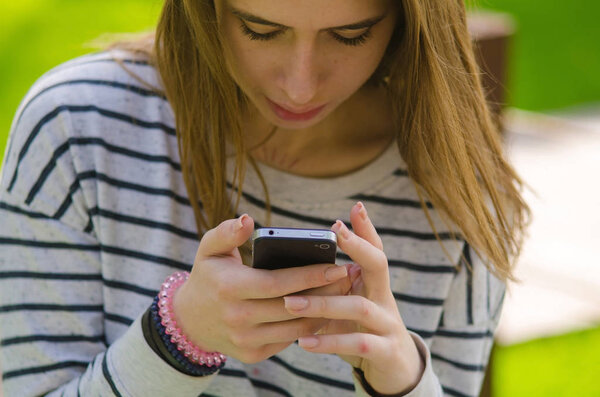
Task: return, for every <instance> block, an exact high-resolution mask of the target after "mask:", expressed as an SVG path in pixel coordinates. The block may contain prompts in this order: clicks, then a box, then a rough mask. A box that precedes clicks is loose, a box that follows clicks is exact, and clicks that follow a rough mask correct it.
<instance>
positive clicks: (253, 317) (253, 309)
mask: <svg viewBox="0 0 600 397" xmlns="http://www.w3.org/2000/svg"><path fill="white" fill-rule="evenodd" d="M222 318H223V322H224V323H225V324H226V325H228V326H229V327H230V328H232V329H242V328H248V327H254V326H256V325H258V324H261V323H274V322H280V321H287V320H293V319H296V318H298V316H295V315H293V314H291V313H290V312H289V311H287V310H286V308H285V305H284V302H283V299H281V298H272V299H249V300H242V301H240V302H239V303H238V304H236V305H231V306H227V307H225V308H224V309H223V312H222Z"/></svg>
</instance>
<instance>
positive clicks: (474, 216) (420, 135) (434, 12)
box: [126, 0, 530, 280]
mask: <svg viewBox="0 0 600 397" xmlns="http://www.w3.org/2000/svg"><path fill="white" fill-rule="evenodd" d="M397 1H399V3H400V7H398V8H399V10H400V11H399V13H400V15H399V18H398V23H397V27H396V31H395V33H394V35H393V37H392V40H391V41H390V45H389V46H388V50H387V52H386V55H385V56H384V58H383V60H382V62H381V64H380V67H379V68H378V70H377V71H376V73H375V74H374V76H373V77H372V79H371V80H370V83H372V82H381V81H385V84H386V85H387V87H388V89H389V94H390V98H391V100H392V105H393V109H394V112H395V114H394V121H395V125H396V141H397V145H398V148H399V150H400V153H401V155H402V157H403V159H404V160H405V162H406V164H407V168H408V173H409V175H410V177H411V179H412V180H413V182H414V184H415V186H416V188H417V191H418V193H419V197H420V198H421V204H422V207H423V211H424V212H425V214H426V216H427V218H428V219H429V222H430V224H431V227H432V229H433V230H434V232H435V233H436V235H437V231H436V229H435V226H434V224H433V221H432V219H431V216H430V212H429V210H428V208H427V205H426V201H427V200H428V201H430V202H431V203H432V204H433V206H434V207H435V208H436V209H437V210H438V211H439V212H440V213H441V214H442V215H443V216H444V218H445V219H446V221H447V222H448V224H449V225H450V224H453V225H456V227H458V229H459V233H460V235H461V236H457V237H462V238H464V239H465V241H467V242H468V243H469V244H470V245H471V246H472V247H473V248H474V249H475V250H476V251H477V253H478V254H479V255H480V256H481V257H483V258H487V265H488V267H489V269H490V270H491V271H492V272H493V273H494V274H496V275H497V276H498V277H499V278H501V279H504V280H505V279H508V278H512V264H513V263H514V260H515V259H516V257H517V256H518V254H519V252H520V249H521V246H522V242H523V237H524V233H525V229H526V226H527V223H528V221H529V216H530V212H529V208H528V206H527V204H526V203H525V202H524V200H523V198H522V196H521V193H520V192H521V190H522V188H523V182H522V180H521V179H520V178H519V176H518V175H517V174H516V173H515V171H514V170H513V168H512V167H511V166H510V165H509V164H508V163H507V161H506V159H505V157H504V155H503V151H502V144H501V139H500V134H499V131H498V129H497V128H496V125H495V123H494V121H493V120H492V117H491V115H490V111H489V109H488V105H487V103H486V100H485V96H484V93H483V90H482V87H481V82H480V78H479V74H480V70H479V68H478V67H477V64H476V62H475V59H474V55H473V49H472V46H471V38H470V36H469V33H468V31H467V26H466V12H465V6H464V3H463V1H462V0H397ZM126 47H128V48H129V49H137V50H140V51H142V52H144V50H143V45H140V46H137V47H136V45H135V44H134V45H128V46H126ZM223 48H224V47H223V43H222V42H221V37H220V34H219V28H218V24H217V16H216V12H215V7H214V3H213V0H166V1H165V5H164V8H163V11H162V14H161V17H160V21H159V23H158V26H157V29H156V33H155V37H154V47H153V48H152V49H149V48H148V47H146V51H145V52H146V53H147V54H148V55H149V56H150V57H151V59H152V60H153V62H155V63H156V66H157V68H158V71H159V72H160V76H161V79H162V83H163V87H164V94H165V95H166V96H167V98H168V100H169V102H170V104H171V106H172V108H173V111H174V114H175V122H176V127H177V136H178V142H179V150H180V156H181V163H182V173H183V178H184V180H185V183H186V186H187V190H188V194H189V198H190V201H191V204H192V207H193V209H194V213H195V216H196V223H197V225H198V230H199V232H200V233H201V234H202V233H203V232H205V231H206V230H208V229H210V228H213V227H215V226H216V225H218V224H219V223H220V222H221V221H223V220H225V219H228V218H231V217H232V216H233V215H234V214H235V213H236V208H237V203H239V200H240V194H241V190H242V189H241V187H242V184H243V179H244V170H245V165H246V163H247V161H248V160H250V164H251V165H252V164H253V162H252V159H251V158H250V157H249V156H248V155H247V153H248V150H247V148H245V147H244V143H243V139H242V132H241V120H240V118H239V115H241V114H242V110H243V109H244V107H245V106H246V104H247V98H246V97H245V96H244V94H243V93H242V92H241V91H240V89H239V88H238V87H237V85H236V84H235V83H234V81H233V79H232V77H231V76H230V74H229V72H228V71H227V68H226V65H225V61H224V57H223ZM228 144H229V145H231V147H232V148H233V149H234V151H235V157H236V162H235V163H236V169H235V170H234V172H233V174H234V175H235V180H234V182H233V187H234V189H231V190H229V191H230V192H237V197H233V196H232V194H234V193H228V190H227V179H226V173H227V171H226V159H227V150H226V147H227V145H228ZM265 195H266V198H267V201H268V190H267V186H266V185H265ZM232 202H233V204H232ZM200 203H201V204H200ZM438 240H439V238H438ZM440 243H441V240H440Z"/></svg>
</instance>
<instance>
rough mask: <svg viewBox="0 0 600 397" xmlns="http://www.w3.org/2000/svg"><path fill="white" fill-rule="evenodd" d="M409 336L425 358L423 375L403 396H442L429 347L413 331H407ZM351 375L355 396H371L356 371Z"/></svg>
mask: <svg viewBox="0 0 600 397" xmlns="http://www.w3.org/2000/svg"><path fill="white" fill-rule="evenodd" d="M409 334H410V336H411V337H412V338H413V341H414V342H415V345H416V346H417V350H418V351H419V354H420V355H421V357H422V358H423V359H424V360H425V369H424V370H423V375H421V379H420V380H419V383H417V386H415V388H414V389H412V390H411V391H409V392H408V393H406V394H403V395H402V396H403V397H437V396H440V397H441V396H443V392H442V387H441V386H440V382H439V380H438V378H437V376H436V375H435V373H434V372H433V368H432V367H431V354H430V353H429V348H428V347H427V345H426V344H425V342H424V341H423V339H421V337H420V336H419V335H417V334H416V333H414V332H411V331H409ZM352 376H353V377H354V387H355V389H356V396H357V397H367V396H369V397H370V396H371V395H370V394H369V393H367V391H366V390H365V388H364V387H363V386H362V383H361V381H360V379H358V377H357V374H356V372H354V371H353V373H352Z"/></svg>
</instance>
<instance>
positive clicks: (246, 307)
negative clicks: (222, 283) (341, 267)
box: [223, 264, 354, 327]
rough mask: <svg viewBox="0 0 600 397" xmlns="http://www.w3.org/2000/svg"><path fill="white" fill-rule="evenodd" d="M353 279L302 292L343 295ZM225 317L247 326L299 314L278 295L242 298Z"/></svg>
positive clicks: (348, 289) (349, 287) (341, 280)
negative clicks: (291, 309)
mask: <svg viewBox="0 0 600 397" xmlns="http://www.w3.org/2000/svg"><path fill="white" fill-rule="evenodd" d="M350 266H351V265H350V264H348V265H346V267H347V268H348V267H350ZM353 281H354V279H353V278H351V276H350V274H349V275H348V276H347V277H343V278H341V279H340V280H338V281H336V282H334V283H332V284H329V285H325V286H323V287H318V288H312V289H308V290H305V291H301V293H302V295H315V296H343V295H346V294H347V293H348V292H349V291H350V289H351V288H352V282H353ZM223 317H224V320H225V322H226V323H227V324H229V325H230V326H231V327H245V326H249V325H254V324H259V323H270V322H280V321H286V320H291V319H295V318H297V317H298V316H296V315H294V314H291V313H290V312H289V311H288V310H287V309H286V308H285V305H284V301H283V299H281V297H277V298H268V299H246V300H242V301H240V303H239V304H238V305H235V306H231V307H229V309H228V310H226V311H225V312H224V314H223Z"/></svg>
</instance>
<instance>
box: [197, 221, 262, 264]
mask: <svg viewBox="0 0 600 397" xmlns="http://www.w3.org/2000/svg"><path fill="white" fill-rule="evenodd" d="M253 230H254V220H253V219H252V218H251V217H250V216H248V214H243V215H242V216H240V217H239V218H236V219H228V220H226V221H223V222H221V223H220V224H219V225H218V226H217V227H215V228H213V229H210V230H209V231H207V232H206V233H204V236H202V239H201V240H200V246H199V247H198V253H197V254H196V257H197V259H205V258H207V257H211V256H227V255H234V251H235V250H236V248H237V247H239V246H241V245H243V244H244V243H245V242H246V241H247V240H248V239H249V238H250V235H251V234H252V232H253Z"/></svg>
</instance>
